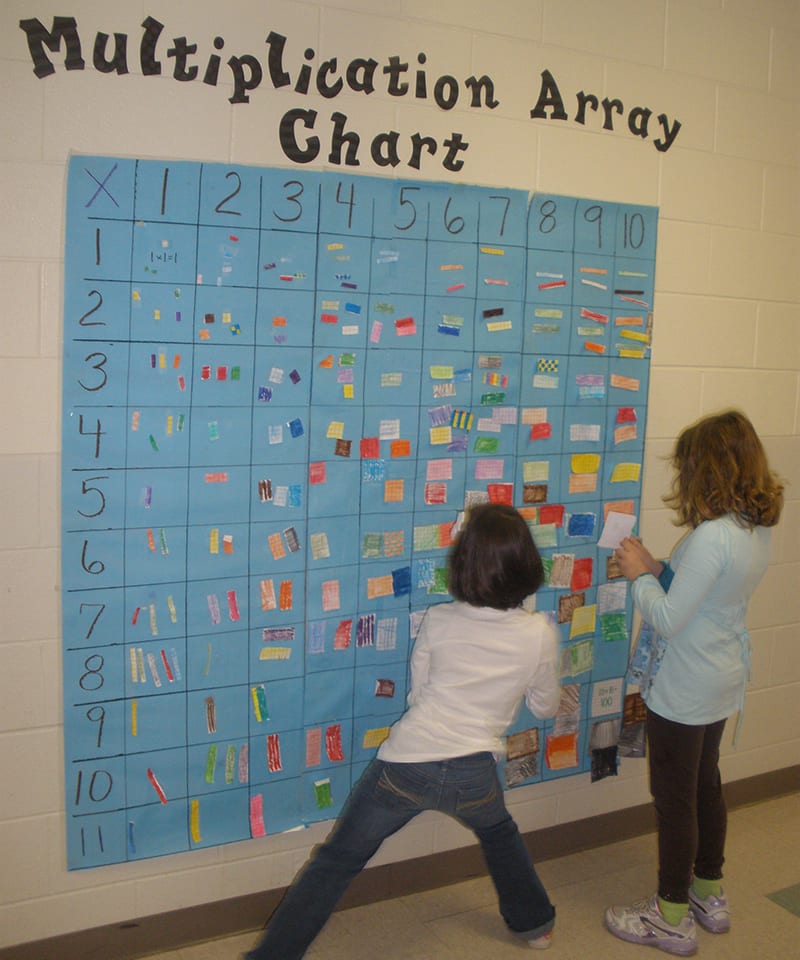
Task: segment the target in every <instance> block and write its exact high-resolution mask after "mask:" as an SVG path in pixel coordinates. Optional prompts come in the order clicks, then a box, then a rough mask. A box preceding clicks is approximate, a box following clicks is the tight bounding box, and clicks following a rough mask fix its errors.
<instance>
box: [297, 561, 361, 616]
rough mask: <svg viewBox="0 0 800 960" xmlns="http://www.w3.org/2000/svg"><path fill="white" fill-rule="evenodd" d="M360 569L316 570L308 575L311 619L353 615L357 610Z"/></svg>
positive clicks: (308, 598)
mask: <svg viewBox="0 0 800 960" xmlns="http://www.w3.org/2000/svg"><path fill="white" fill-rule="evenodd" d="M357 586H358V568H357V567H343V568H341V569H336V568H333V567H323V568H314V569H312V570H309V571H308V573H307V574H306V597H307V600H306V604H307V612H308V616H309V618H310V619H314V620H317V619H320V618H322V617H332V616H339V615H341V616H345V615H351V614H352V613H353V612H354V611H355V609H356V602H357V601H356V589H357Z"/></svg>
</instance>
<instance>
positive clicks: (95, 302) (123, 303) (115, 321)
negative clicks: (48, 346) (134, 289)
mask: <svg viewBox="0 0 800 960" xmlns="http://www.w3.org/2000/svg"><path fill="white" fill-rule="evenodd" d="M159 289H161V288H159ZM130 304H131V293H130V289H129V288H128V286H127V284H122V283H111V282H98V281H97V280H95V279H92V280H82V279H79V280H76V281H75V282H74V283H72V284H70V286H69V287H68V288H67V289H65V291H64V325H65V327H66V329H67V332H68V333H70V334H71V336H73V337H75V338H80V339H81V340H82V341H85V340H106V341H108V340H127V339H128V336H129V331H130V321H131V306H130ZM81 347H82V349H83V350H84V351H85V352H88V345H87V344H82V345H81ZM68 349H71V350H72V351H73V352H74V353H75V354H77V352H78V351H77V350H76V348H75V345H73V344H71V343H69V341H66V342H65V343H64V351H65V353H66V351H67V350H68Z"/></svg>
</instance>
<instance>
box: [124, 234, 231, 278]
mask: <svg viewBox="0 0 800 960" xmlns="http://www.w3.org/2000/svg"><path fill="white" fill-rule="evenodd" d="M120 239H122V238H115V241H118V240H120ZM132 246H133V250H132V253H131V264H130V266H129V267H128V271H129V274H130V277H131V280H132V281H133V289H134V291H135V290H136V284H137V283H144V282H148V281H149V282H151V283H152V282H156V281H157V282H158V283H165V284H170V286H172V287H174V286H176V285H181V284H190V283H195V281H196V279H197V270H196V266H197V265H196V252H197V228H196V227H194V226H190V225H189V224H182V223H153V222H145V221H138V222H137V223H136V224H135V225H134V229H133V244H132ZM129 247H130V244H129V243H126V244H125V247H124V249H129ZM207 282H214V281H212V280H209V281H207Z"/></svg>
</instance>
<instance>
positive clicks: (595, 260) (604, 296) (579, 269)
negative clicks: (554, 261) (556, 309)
mask: <svg viewBox="0 0 800 960" xmlns="http://www.w3.org/2000/svg"><path fill="white" fill-rule="evenodd" d="M571 287H572V300H573V303H574V304H575V305H577V306H581V307H588V308H597V309H598V310H603V309H608V307H610V306H611V302H612V300H613V297H614V259H613V257H610V256H601V255H600V254H599V253H577V252H576V253H575V256H574V258H573V275H572V281H571Z"/></svg>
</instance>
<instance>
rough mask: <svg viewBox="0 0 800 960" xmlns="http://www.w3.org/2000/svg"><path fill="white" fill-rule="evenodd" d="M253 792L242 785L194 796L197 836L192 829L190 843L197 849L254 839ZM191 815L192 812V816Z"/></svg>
mask: <svg viewBox="0 0 800 960" xmlns="http://www.w3.org/2000/svg"><path fill="white" fill-rule="evenodd" d="M249 801H250V793H249V790H248V789H247V787H240V788H239V789H238V790H233V791H230V792H226V793H220V794H209V795H207V796H203V797H200V798H192V800H190V803H196V804H197V806H196V807H195V810H196V814H195V816H196V820H197V831H198V832H197V835H196V836H193V832H192V830H191V829H190V831H189V843H190V847H191V849H193V850H196V849H199V848H200V847H214V846H217V845H218V844H221V843H235V842H236V841H237V840H249V839H250V810H249ZM190 816H191V815H190Z"/></svg>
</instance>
